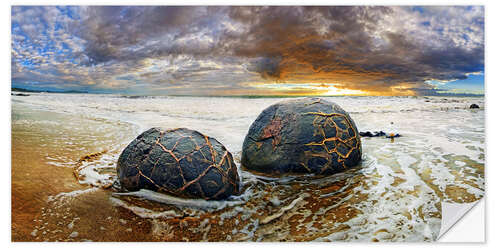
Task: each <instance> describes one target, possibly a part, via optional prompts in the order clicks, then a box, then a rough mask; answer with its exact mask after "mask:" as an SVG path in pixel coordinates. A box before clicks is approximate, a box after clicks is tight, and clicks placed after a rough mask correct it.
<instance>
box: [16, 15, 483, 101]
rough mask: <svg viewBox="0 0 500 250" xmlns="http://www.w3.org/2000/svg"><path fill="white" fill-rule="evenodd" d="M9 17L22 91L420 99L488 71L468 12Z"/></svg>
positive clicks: (478, 27)
mask: <svg viewBox="0 0 500 250" xmlns="http://www.w3.org/2000/svg"><path fill="white" fill-rule="evenodd" d="M11 15H12V51H11V55H12V61H11V65H12V82H13V83H16V84H20V85H23V84H39V85H45V86H52V87H59V88H67V87H76V88H82V89H93V90H99V89H107V90H113V91H128V92H133V91H138V89H139V90H142V91H145V89H146V90H148V89H149V90H150V91H155V90H164V91H165V93H169V94H170V93H181V92H182V93H187V94H189V93H192V94H217V93H225V94H227V93H244V92H248V93H261V91H262V90H261V89H258V88H256V86H257V85H259V84H262V83H266V84H273V83H276V84H281V83H288V84H297V85H300V86H303V84H310V86H311V89H310V90H314V88H313V87H314V86H315V85H314V84H316V83H326V84H335V86H337V87H338V88H340V89H350V90H362V91H365V92H369V93H373V94H422V93H427V92H425V91H420V90H421V89H432V88H433V87H434V86H433V85H431V84H429V81H432V80H434V81H441V82H446V81H451V80H458V79H466V78H467V77H468V75H470V74H472V73H477V72H483V71H484V9H483V7H475V6H459V7H437V6H436V7H434V6H426V7H409V6H404V7H397V6H394V7H384V6H331V7H300V6H292V7H290V6H279V7H271V6H265V7H259V6H246V7H223V6H220V7H219V6H211V7H204V6H189V7H184V6H159V7H154V6H81V7H59V6H55V7H54V6H51V7H45V6H42V7H37V6H29V7H24V6H13V7H12V13H11ZM138 84H140V86H141V87H140V88H137V87H134V86H137V85H138ZM298 89H299V88H298ZM283 91H284V90H283ZM301 91H302V89H301ZM304 91H305V90H304ZM283 93H285V91H284V92H283Z"/></svg>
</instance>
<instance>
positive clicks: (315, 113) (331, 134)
mask: <svg viewBox="0 0 500 250" xmlns="http://www.w3.org/2000/svg"><path fill="white" fill-rule="evenodd" d="M361 154H362V150H361V140H360V136H359V133H358V130H357V128H356V125H355V124H354V121H353V120H352V119H351V117H350V116H349V114H348V113H347V112H345V111H344V110H343V109H342V108H341V107H340V106H339V105H337V104H335V103H333V102H329V101H326V100H323V99H320V98H304V99H295V100H288V101H283V102H279V103H277V104H274V105H271V106H270V107H268V108H266V109H265V110H264V111H262V113H261V114H260V115H259V117H258V118H257V119H256V120H255V121H254V122H253V124H252V125H251V127H250V129H249V131H248V134H247V135H246V137H245V141H244V142H243V151H242V159H241V164H242V167H244V168H246V169H248V170H253V171H257V172H262V173H266V174H272V175H282V174H300V173H314V174H320V175H330V174H334V173H338V172H342V171H344V170H346V169H348V168H351V167H354V166H355V165H357V164H358V163H359V162H360V160H361Z"/></svg>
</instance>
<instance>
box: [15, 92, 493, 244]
mask: <svg viewBox="0 0 500 250" xmlns="http://www.w3.org/2000/svg"><path fill="white" fill-rule="evenodd" d="M324 99H327V100H329V101H333V102H335V103H337V104H339V105H340V106H341V107H342V108H343V109H344V110H346V111H347V112H349V114H350V115H351V117H352V118H353V120H354V121H355V123H356V126H357V128H358V130H359V131H380V130H386V131H387V129H388V128H389V126H390V125H389V124H390V122H393V123H394V127H395V128H396V130H397V132H398V133H400V134H401V135H402V137H400V138H396V139H395V140H394V141H391V140H390V139H386V138H362V146H363V158H362V159H363V160H362V163H361V164H360V165H359V166H358V167H357V168H354V169H351V170H349V171H346V172H345V173H341V174H337V175H333V176H330V177H325V178H315V177H313V176H302V177H286V178H281V179H276V178H269V177H264V176H258V175H255V174H252V173H249V172H246V171H243V170H241V169H240V170H239V174H240V178H241V183H242V185H241V194H240V195H238V196H233V197H230V199H229V200H227V201H202V200H193V199H178V198H175V197H171V196H168V195H164V194H159V193H155V192H151V191H148V190H141V191H139V192H134V193H119V192H117V191H116V190H113V187H112V184H113V182H114V181H115V180H116V172H115V166H116V160H117V159H118V156H119V154H120V152H121V150H122V149H123V148H124V147H125V146H126V145H127V144H128V143H129V142H130V141H131V140H133V139H134V138H135V137H136V136H137V135H139V134H140V133H141V132H143V131H144V130H147V129H149V128H150V127H161V128H176V127H187V128H190V129H194V130H198V131H200V132H202V133H204V134H206V135H209V136H211V137H214V138H216V139H217V140H219V141H220V142H221V143H222V144H224V145H225V146H226V148H227V149H228V150H229V151H230V152H231V153H232V154H233V156H234V158H235V162H236V164H237V165H238V167H239V164H240V157H241V147H242V144H243V140H244V137H245V135H246V133H247V131H248V128H249V127H250V125H251V124H252V122H253V121H254V120H255V118H257V116H258V115H259V114H260V112H261V111H262V110H263V109H265V108H266V107H268V106H269V105H271V104H274V103H276V102H279V101H281V100H282V99H280V98H229V97H133V98H131V97H124V96H119V95H90V94H47V93H33V94H30V96H12V138H13V151H12V155H13V156H12V157H13V161H12V171H13V186H14V185H17V186H19V187H20V188H19V190H30V189H28V188H27V186H29V185H34V184H33V182H29V183H28V181H27V180H26V179H25V178H16V177H17V176H19V175H18V174H17V173H18V172H19V171H21V169H22V171H25V172H27V173H28V174H32V175H34V174H36V173H33V172H34V171H38V172H40V171H48V172H50V171H59V170H60V171H62V172H61V174H60V176H54V177H53V178H55V179H60V181H59V182H58V181H52V182H44V183H39V184H38V185H40V186H43V185H56V186H57V185H66V187H67V190H64V191H61V190H60V189H58V188H52V189H48V191H47V192H45V193H43V194H41V195H42V196H44V199H42V200H43V202H40V203H37V204H35V205H34V206H39V208H38V209H34V210H36V211H35V212H32V214H31V217H29V215H26V216H28V217H29V218H33V220H32V222H31V223H27V222H26V220H20V219H19V220H16V218H17V217H16V215H15V214H14V212H15V210H16V209H18V206H17V205H13V231H14V234H13V235H14V236H15V237H14V236H13V237H14V238H15V239H17V240H22V241H44V240H48V241H56V240H58V241H81V240H92V241H142V240H148V241H433V240H435V239H436V238H437V236H438V234H439V230H440V225H441V205H440V204H441V202H442V201H446V202H455V203H466V202H473V201H476V200H478V199H480V198H481V197H483V195H484V159H485V124H484V118H485V117H484V116H485V113H484V108H483V107H484V99H483V98H473V97H324ZM472 103H476V104H478V105H479V106H480V107H481V109H475V110H471V109H469V108H468V107H469V106H470V104H472ZM28 142H29V143H28ZM23 143H24V144H23ZM34 143H36V145H37V150H38V151H37V152H38V153H37V156H36V157H31V158H32V159H31V158H30V156H29V154H30V152H31V151H30V150H27V149H31V148H29V147H30V146H31V145H33V144H34ZM25 144H26V145H25ZM21 152H22V154H23V157H27V159H24V158H23V157H21V156H20V154H21ZM16 154H17V155H16ZM16 157H17V158H16ZM30 159H31V160H30ZM33 164H35V165H37V166H43V167H37V168H32V167H31V166H33ZM18 169H19V170H18ZM30 169H33V172H29V171H31V170H30ZM66 170H67V171H66ZM16 171H17V172H16ZM19 173H20V172H19ZM23 173H24V172H23ZM66 175H67V176H66ZM34 182H35V183H36V181H34ZM61 183H62V184H61ZM23 188H24V189H23ZM16 190H18V189H16ZM14 194H15V196H16V197H17V196H21V197H22V196H23V195H24V196H27V195H30V194H29V192H25V191H23V192H21V191H19V192H17V193H16V191H15V190H13V196H14ZM45 196H46V197H45ZM82 202H84V203H85V205H82ZM21 207H22V206H21V205H19V209H21ZM48 210H50V212H48ZM96 210H99V212H98V213H92V212H91V211H96ZM26 216H25V217H26ZM97 216H99V218H101V217H102V218H105V219H103V220H101V219H99V218H96V217H97ZM23 218H24V217H23ZM132 221H133V222H134V223H131V222H132ZM113 223H114V224H113ZM110 224H112V225H116V226H113V229H112V230H111V229H109V228H110V226H106V225H110ZM97 225H100V226H99V228H101V230H103V231H106V232H107V233H106V234H107V235H108V236H103V235H102V233H99V232H94V231H95V230H94V231H92V228H98V227H97ZM101 225H102V226H101ZM102 228H104V229H102ZM26 232H29V234H28V235H26ZM16 237H17V238H16Z"/></svg>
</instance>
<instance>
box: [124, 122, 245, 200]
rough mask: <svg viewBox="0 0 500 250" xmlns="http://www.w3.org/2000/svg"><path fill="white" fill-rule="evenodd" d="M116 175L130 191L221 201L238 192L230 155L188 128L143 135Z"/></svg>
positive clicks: (130, 147)
mask: <svg viewBox="0 0 500 250" xmlns="http://www.w3.org/2000/svg"><path fill="white" fill-rule="evenodd" d="M117 172H118V177H119V180H120V184H121V186H122V188H124V189H126V190H127V191H136V190H139V189H143V188H144V189H150V190H153V191H159V192H164V193H168V194H172V195H175V196H179V197H188V198H202V199H207V200H209V199H214V200H220V199H224V198H227V197H228V196H230V195H233V194H237V193H238V189H239V177H238V171H237V168H236V165H235V164H234V161H233V156H232V155H231V153H230V152H229V151H227V150H226V148H225V147H224V146H223V145H222V144H221V143H219V142H218V141H217V140H215V139H213V138H210V137H208V136H206V135H203V134H201V133H200V132H197V131H193V130H190V129H186V128H177V129H171V130H165V131H163V130H161V129H159V128H151V129H149V130H147V131H146V132H144V133H142V134H141V135H139V136H138V137H137V138H136V139H135V140H133V141H132V142H131V143H130V144H129V145H128V146H127V147H126V148H125V149H124V150H123V152H122V153H121V155H120V157H119V159H118V164H117Z"/></svg>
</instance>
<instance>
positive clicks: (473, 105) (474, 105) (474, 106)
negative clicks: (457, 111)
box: [469, 103, 479, 109]
mask: <svg viewBox="0 0 500 250" xmlns="http://www.w3.org/2000/svg"><path fill="white" fill-rule="evenodd" d="M469 108H470V109H478V108H479V106H478V105H477V104H475V103H473V104H471V105H470V107H469Z"/></svg>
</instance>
